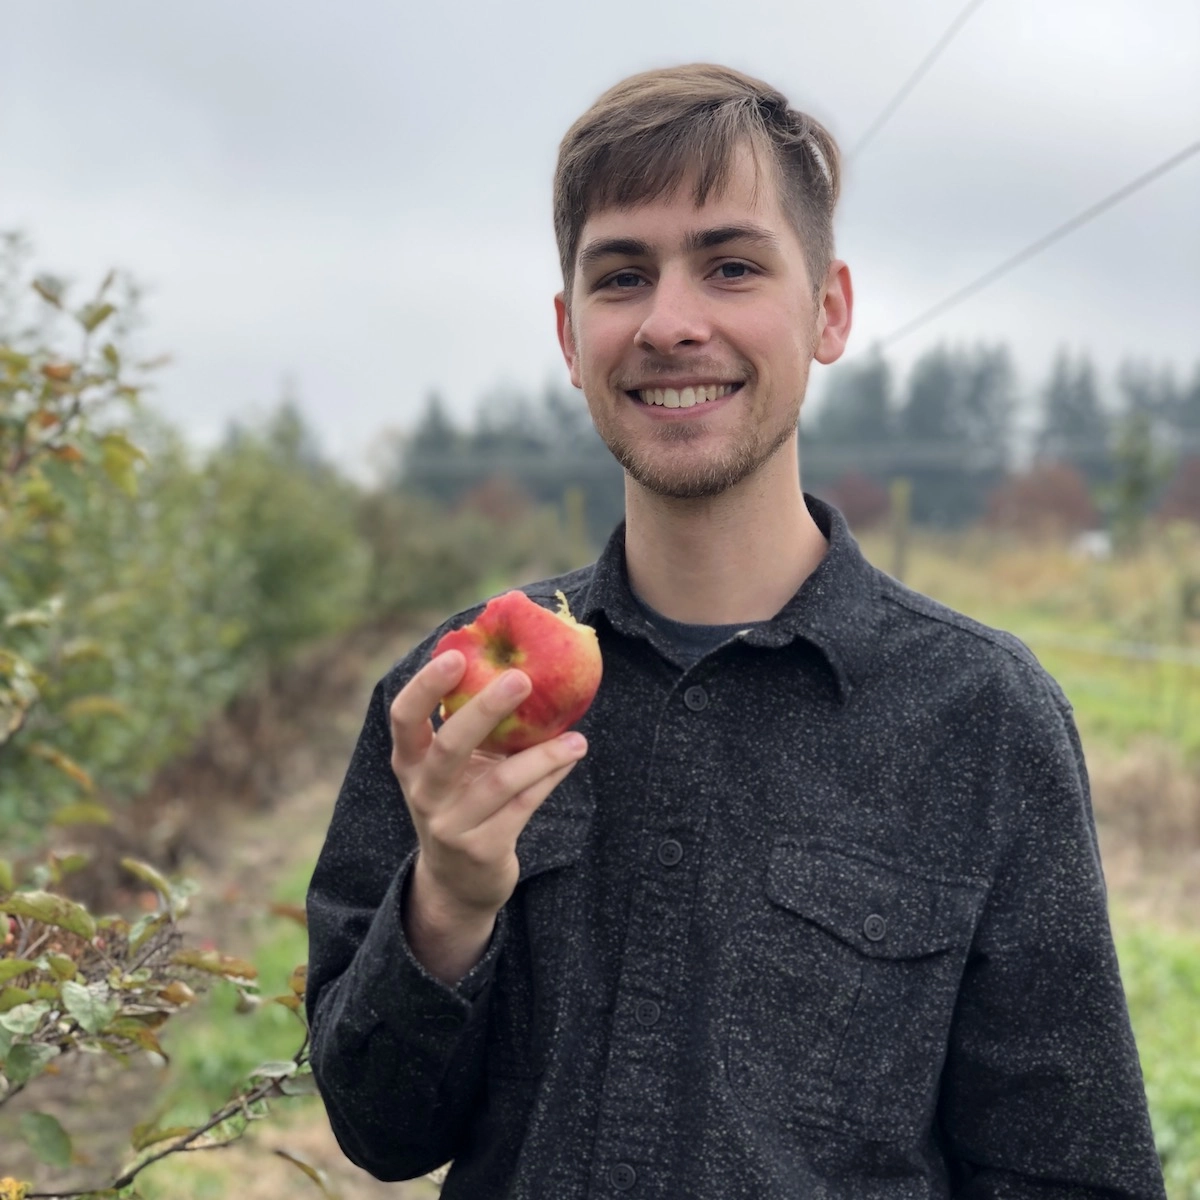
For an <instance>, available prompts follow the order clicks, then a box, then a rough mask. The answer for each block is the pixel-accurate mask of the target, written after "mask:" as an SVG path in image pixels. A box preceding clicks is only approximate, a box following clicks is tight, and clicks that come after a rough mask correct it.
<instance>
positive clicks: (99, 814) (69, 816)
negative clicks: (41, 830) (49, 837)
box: [50, 800, 113, 825]
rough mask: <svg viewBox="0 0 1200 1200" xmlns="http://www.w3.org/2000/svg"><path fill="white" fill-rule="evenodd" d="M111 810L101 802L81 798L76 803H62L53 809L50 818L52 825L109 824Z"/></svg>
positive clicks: (111, 818)
mask: <svg viewBox="0 0 1200 1200" xmlns="http://www.w3.org/2000/svg"><path fill="white" fill-rule="evenodd" d="M112 821H113V815H112V810H111V809H109V808H106V807H105V806H104V805H103V804H97V803H95V802H89V801H85V800H81V801H80V802H79V803H78V804H64V805H63V807H62V808H58V809H55V810H54V814H53V815H52V816H51V818H50V822H51V824H53V825H111V824H112Z"/></svg>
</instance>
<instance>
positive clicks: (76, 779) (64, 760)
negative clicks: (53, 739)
mask: <svg viewBox="0 0 1200 1200" xmlns="http://www.w3.org/2000/svg"><path fill="white" fill-rule="evenodd" d="M29 753H30V754H32V755H35V756H36V757H37V758H40V759H42V760H43V761H45V762H48V763H49V764H50V765H51V766H52V767H57V768H58V770H60V771H61V772H62V773H63V774H64V775H65V776H66V777H67V778H68V779H70V780H71V782H72V783H75V784H77V785H78V786H79V787H80V788H82V789H83V790H84V791H85V792H91V791H92V790H93V789H94V788H95V786H96V785H95V784H94V783H93V782H92V777H91V776H90V775H89V774H88V773H87V772H86V771H85V770H84V769H83V768H82V767H81V766H80V765H79V764H78V763H77V762H76V761H75V760H74V759H73V758H71V757H70V755H67V754H64V753H63V752H62V751H61V750H59V749H58V748H57V747H56V746H51V745H49V744H47V743H46V742H34V743H33V745H32V746H30V747H29Z"/></svg>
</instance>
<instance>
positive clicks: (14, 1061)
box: [4, 1042, 58, 1084]
mask: <svg viewBox="0 0 1200 1200" xmlns="http://www.w3.org/2000/svg"><path fill="white" fill-rule="evenodd" d="M57 1057H58V1050H57V1049H55V1047H53V1046H42V1045H37V1046H31V1045H29V1044H28V1043H27V1042H22V1043H21V1044H20V1045H19V1046H14V1047H13V1048H12V1049H11V1050H10V1051H9V1052H8V1058H6V1059H5V1060H4V1073H5V1075H7V1076H8V1077H9V1079H10V1080H11V1081H12V1082H13V1083H17V1084H20V1083H28V1082H29V1081H30V1080H31V1079H32V1078H33V1077H34V1076H35V1075H40V1074H41V1073H42V1071H44V1070H45V1068H46V1064H47V1063H48V1062H49V1061H50V1060H51V1059H52V1058H57Z"/></svg>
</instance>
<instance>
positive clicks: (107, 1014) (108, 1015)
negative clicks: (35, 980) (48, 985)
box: [62, 980, 121, 1033]
mask: <svg viewBox="0 0 1200 1200" xmlns="http://www.w3.org/2000/svg"><path fill="white" fill-rule="evenodd" d="M62 999H63V1007H64V1008H66V1010H67V1012H69V1013H70V1014H71V1016H73V1017H74V1018H75V1020H76V1021H78V1022H79V1024H80V1026H81V1027H82V1028H83V1029H84V1030H86V1032H88V1033H99V1032H100V1031H101V1030H102V1029H103V1028H104V1027H105V1026H106V1025H107V1024H108V1023H109V1021H111V1020H112V1019H113V1017H115V1016H116V1015H117V1009H118V1008H120V1007H121V1002H120V1000H119V999H115V1000H114V999H109V998H108V989H107V988H106V987H105V986H104V985H103V984H92V985H91V986H90V987H88V986H85V985H84V984H82V983H76V982H74V981H73V980H67V982H66V983H64V984H63V985H62Z"/></svg>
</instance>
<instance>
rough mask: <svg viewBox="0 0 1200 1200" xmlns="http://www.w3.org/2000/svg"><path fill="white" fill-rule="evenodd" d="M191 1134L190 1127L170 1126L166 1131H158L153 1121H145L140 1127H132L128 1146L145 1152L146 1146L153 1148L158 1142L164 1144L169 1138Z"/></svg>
mask: <svg viewBox="0 0 1200 1200" xmlns="http://www.w3.org/2000/svg"><path fill="white" fill-rule="evenodd" d="M191 1132H192V1127H191V1126H190V1125H170V1126H168V1127H167V1128H166V1129H158V1128H156V1127H155V1124H154V1122H153V1121H145V1122H143V1123H142V1124H141V1125H135V1126H134V1127H133V1133H132V1134H131V1135H130V1137H129V1144H130V1145H131V1146H132V1147H133V1148H134V1149H135V1150H145V1149H146V1147H147V1146H154V1145H156V1144H157V1143H158V1142H165V1141H168V1140H169V1139H170V1138H177V1137H185V1136H186V1135H187V1134H189V1133H191Z"/></svg>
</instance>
